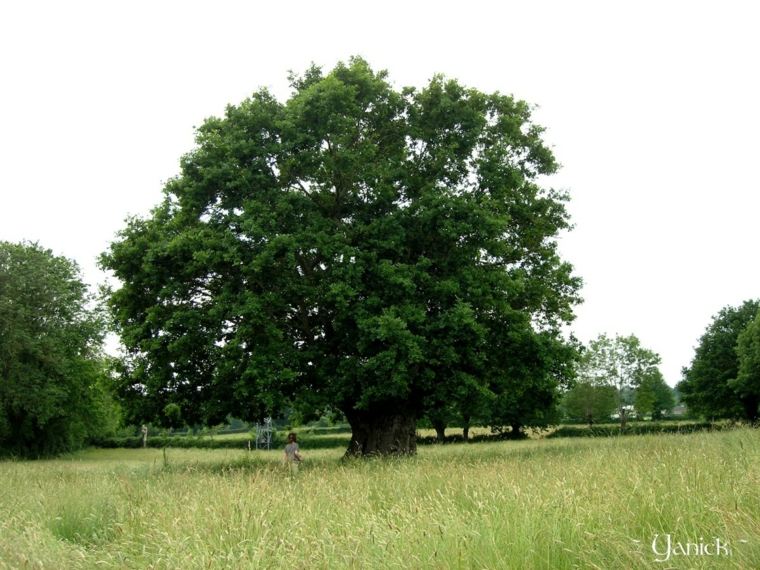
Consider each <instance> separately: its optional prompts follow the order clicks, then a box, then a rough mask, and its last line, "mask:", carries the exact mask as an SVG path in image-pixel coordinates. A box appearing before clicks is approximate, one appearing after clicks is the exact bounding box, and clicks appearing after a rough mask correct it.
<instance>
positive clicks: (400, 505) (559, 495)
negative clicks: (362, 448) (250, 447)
mask: <svg viewBox="0 0 760 570" xmlns="http://www.w3.org/2000/svg"><path fill="white" fill-rule="evenodd" d="M304 455H305V457H306V461H305V462H304V464H303V465H302V466H301V469H300V472H299V473H298V474H297V475H296V476H295V477H290V476H289V474H288V472H287V468H286V467H285V466H283V464H282V463H281V452H280V451H271V452H265V451H258V452H257V451H253V452H247V451H242V450H241V451H238V450H225V449H220V450H197V449H168V450H166V451H165V454H164V451H163V450H160V449H145V450H143V449H99V450H88V451H84V452H80V453H77V454H73V455H70V456H67V457H64V458H60V459H55V460H45V461H33V462H30V461H5V462H0V481H1V482H2V493H0V568H9V569H17V568H55V569H59V568H166V569H178V568H275V569H276V568H304V569H306V568H308V569H312V568H324V569H336V568H337V569H339V568H404V569H406V568H441V569H446V568H494V569H501V568H508V569H509V568H514V569H531V568H546V569H552V570H554V569H565V568H566V569H570V568H592V569H593V568H598V569H604V570H607V569H618V568H620V569H632V568H740V569H745V568H746V569H750V568H760V431H758V430H751V429H747V428H742V429H736V430H730V431H722V432H713V433H695V434H689V435H651V436H630V437H611V438H574V439H573V438H569V439H548V440H526V441H517V442H494V443H480V444H470V445H465V444H447V445H429V446H423V447H421V448H420V449H419V454H418V456H417V457H414V458H407V459H377V460H366V461H361V460H353V461H341V460H340V457H341V450H340V449H337V448H336V449H318V450H317V449H315V450H312V451H309V449H308V448H304ZM656 534H660V535H664V534H670V535H671V536H672V540H673V542H674V543H675V542H676V541H680V542H683V543H685V542H687V541H688V542H696V541H698V540H700V537H701V538H703V539H704V542H709V541H712V543H713V544H714V537H719V538H720V539H721V541H722V542H723V543H726V544H728V545H729V546H730V554H721V555H720V556H707V555H703V556H697V555H690V556H672V557H671V558H670V559H669V560H667V561H666V562H659V563H658V562H656V558H657V555H656V554H655V553H654V552H653V551H652V546H651V543H652V540H653V538H654V536H655V535H656ZM663 545H664V542H661V543H660V545H659V548H660V549H661V550H662V549H664V546H663ZM713 550H714V548H713ZM711 552H712V550H711Z"/></svg>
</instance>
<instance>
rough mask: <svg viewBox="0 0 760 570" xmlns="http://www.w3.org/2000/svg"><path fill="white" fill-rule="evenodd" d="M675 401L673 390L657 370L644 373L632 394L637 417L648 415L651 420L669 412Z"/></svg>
mask: <svg viewBox="0 0 760 570" xmlns="http://www.w3.org/2000/svg"><path fill="white" fill-rule="evenodd" d="M675 403H676V399H675V396H674V395H673V390H672V388H671V387H670V386H668V385H667V383H666V382H665V379H664V378H663V377H662V374H661V373H660V371H659V370H653V371H652V372H651V373H650V374H647V375H645V376H644V377H643V378H642V379H641V382H640V383H639V386H638V388H636V392H635V394H634V407H635V408H636V413H637V414H638V415H639V417H643V416H650V417H651V418H652V419H653V420H658V419H660V418H661V417H662V416H663V414H668V413H670V410H672V409H673V406H675Z"/></svg>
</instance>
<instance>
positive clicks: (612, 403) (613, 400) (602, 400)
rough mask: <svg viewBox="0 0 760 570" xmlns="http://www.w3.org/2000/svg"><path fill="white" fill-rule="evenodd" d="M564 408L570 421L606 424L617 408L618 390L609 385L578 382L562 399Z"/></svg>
mask: <svg viewBox="0 0 760 570" xmlns="http://www.w3.org/2000/svg"><path fill="white" fill-rule="evenodd" d="M562 407H563V408H564V411H565V414H566V415H567V417H569V418H570V419H574V420H583V421H586V422H588V424H589V425H591V424H593V423H594V422H596V423H599V422H600V421H602V422H604V421H605V420H608V419H609V418H610V415H611V414H612V412H614V411H615V408H616V407H617V390H616V389H615V387H614V386H610V385H608V384H600V385H595V384H592V383H591V382H583V381H581V382H576V383H575V385H574V386H573V387H572V388H571V389H570V390H568V391H567V393H566V394H565V395H564V397H563V398H562Z"/></svg>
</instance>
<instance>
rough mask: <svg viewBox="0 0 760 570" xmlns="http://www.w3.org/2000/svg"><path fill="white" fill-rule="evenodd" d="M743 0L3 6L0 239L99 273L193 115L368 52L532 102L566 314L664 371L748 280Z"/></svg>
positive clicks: (751, 182)
mask: <svg viewBox="0 0 760 570" xmlns="http://www.w3.org/2000/svg"><path fill="white" fill-rule="evenodd" d="M758 6H760V5H758V4H757V3H755V2H751V1H747V2H732V1H725V0H723V1H721V2H718V1H715V2H709V3H706V2H695V1H690V2H675V1H669V2H665V1H660V2H642V1H636V2H625V3H624V2H609V1H607V2H579V1H574V2H567V1H557V2H549V1H524V2H510V1H506V2H494V1H491V2H485V1H473V0H470V1H468V2H464V1H460V2H441V1H438V2H422V1H420V2H412V1H410V0H406V1H403V2H399V1H395V0H394V1H385V2H377V3H370V2H355V1H354V2H313V1H312V2H287V1H282V2H267V3H263V2H262V3H259V2H252V1H249V2H232V1H219V0H216V1H214V2H188V1H182V2H179V1H175V2H169V1H152V2H142V1H134V0H132V1H130V2H102V1H97V2H79V1H72V0H69V1H66V2H35V1H25V2H3V3H2V4H1V5H0V82H1V83H0V196H1V198H2V201H1V202H0V239H1V240H9V241H20V240H22V239H23V240H31V241H39V242H40V243H41V244H42V245H44V246H46V247H49V248H52V249H53V250H54V251H55V252H56V253H57V254H62V255H66V256H67V257H70V258H73V259H75V260H77V261H78V263H79V264H80V265H81V267H82V268H83V272H84V276H85V279H86V280H87V281H88V282H90V283H93V284H94V283H97V282H101V281H103V280H104V276H103V274H101V272H100V271H99V270H98V269H97V268H96V265H95V259H96V257H97V255H98V254H99V253H100V252H102V251H103V250H105V249H106V248H107V246H108V244H109V242H110V241H111V240H112V239H113V237H114V234H115V232H116V231H117V230H118V229H120V228H121V227H123V225H124V224H123V220H124V218H125V217H126V216H127V215H129V214H146V213H147V212H148V211H149V209H150V208H151V207H152V206H154V205H155V204H157V203H158V202H159V200H160V197H161V194H160V191H161V188H162V183H163V181H165V180H166V179H168V178H169V177H171V176H173V175H175V174H177V172H178V161H179V158H180V156H181V155H182V154H183V153H185V152H187V151H188V150H190V149H191V148H192V146H193V126H195V125H200V124H201V123H202V121H203V119H204V118H206V117H208V116H211V115H220V114H222V113H223V111H224V107H225V105H226V104H227V103H238V102H240V101H241V100H242V99H244V98H245V97H246V96H248V95H249V94H250V93H251V92H253V91H254V90H256V89H257V88H259V87H261V86H267V87H269V88H270V89H271V90H272V91H273V92H274V93H275V94H277V95H278V96H280V97H281V98H283V99H284V98H286V97H287V94H288V92H289V90H288V87H287V80H286V75H287V71H288V70H289V69H293V70H303V69H305V68H306V67H307V66H308V64H309V63H310V62H311V61H314V62H316V63H317V64H320V65H324V66H325V68H326V69H330V68H331V67H332V66H333V65H334V64H335V63H336V62H337V61H338V60H345V59H347V58H348V57H349V56H350V55H353V54H356V55H362V56H363V57H365V58H366V59H367V60H368V61H369V62H370V64H371V65H372V66H373V67H375V68H385V69H388V71H389V72H390V76H391V79H392V80H393V81H394V83H395V84H396V85H397V86H399V87H401V86H404V85H422V84H423V83H425V82H426V81H427V80H428V79H429V78H430V77H431V76H432V75H433V74H434V73H438V72H440V73H444V74H446V75H448V76H451V77H454V78H457V79H459V80H460V81H462V82H463V83H465V84H467V85H470V86H473V87H476V88H478V89H481V90H484V91H495V90H499V91H501V92H504V93H512V94H514V95H515V96H517V97H519V98H521V99H525V100H527V101H528V102H530V103H534V104H537V105H539V106H540V109H539V110H538V111H537V112H536V114H535V118H536V120H537V121H538V122H539V123H541V124H543V125H544V126H546V127H547V129H548V130H547V132H546V140H547V141H548V142H549V143H550V144H551V145H552V146H553V147H554V150H555V153H556V155H557V157H558V159H559V161H560V162H561V163H562V164H563V169H562V170H561V172H560V174H558V175H557V176H555V177H553V180H552V181H551V184H552V185H553V186H555V187H560V188H565V189H568V190H569V191H570V193H571V196H572V202H571V204H570V211H571V213H572V217H573V221H574V223H575V225H576V229H575V230H574V231H573V232H572V233H571V234H569V235H568V236H566V237H564V238H563V240H562V250H563V252H564V256H565V258H566V259H568V260H569V261H570V262H572V263H573V264H574V265H575V267H576V271H577V273H578V274H579V275H580V276H581V277H583V279H584V281H585V286H584V290H583V296H584V298H585V303H584V304H583V305H582V306H580V307H578V309H577V315H578V318H577V320H576V322H575V324H574V325H573V330H574V331H575V333H576V334H577V336H578V337H579V338H580V339H581V340H583V341H588V340H589V339H591V338H593V337H595V336H596V335H597V334H598V333H600V332H608V333H610V334H614V333H616V332H618V333H621V334H630V333H634V334H636V335H637V336H639V338H640V339H641V340H642V342H643V343H644V345H645V346H648V347H650V348H652V349H654V350H656V351H657V352H659V353H660V355H661V356H662V358H663V366H662V370H663V373H664V374H665V378H666V380H667V381H668V383H670V384H671V385H673V384H675V383H676V382H678V380H679V379H680V369H681V367H682V366H684V365H687V364H688V363H689V361H690V360H691V357H692V354H693V347H694V345H695V344H696V342H697V339H698V338H699V336H700V335H701V334H702V332H703V331H704V328H705V327H706V326H707V324H708V323H709V322H710V319H711V316H712V315H714V314H715V313H716V312H717V311H718V310H719V309H720V308H721V307H723V306H725V305H729V304H730V305H736V304H739V303H741V302H742V301H743V300H745V299H748V298H757V297H760V264H759V263H758V254H757V251H758V240H757V236H758V230H759V228H760V225H758V217H759V214H760V192H758V190H759V189H760V188H759V183H758V172H757V161H758V150H760V144H759V143H758V133H760V79H758V68H759V64H758V56H760V33H759V32H758V25H759V24H760V20H759V19H758V16H760V7H758Z"/></svg>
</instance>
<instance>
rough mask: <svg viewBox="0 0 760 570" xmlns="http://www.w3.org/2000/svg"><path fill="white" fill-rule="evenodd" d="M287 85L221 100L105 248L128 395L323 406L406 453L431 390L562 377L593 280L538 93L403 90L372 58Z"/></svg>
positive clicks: (434, 84)
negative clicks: (221, 109) (114, 284)
mask: <svg viewBox="0 0 760 570" xmlns="http://www.w3.org/2000/svg"><path fill="white" fill-rule="evenodd" d="M291 84H292V87H293V93H292V96H291V97H290V98H289V99H288V100H287V102H285V103H281V102H279V101H277V100H276V99H275V98H274V97H273V96H272V95H270V94H269V93H268V92H267V91H259V92H257V93H255V94H254V95H252V96H251V97H250V98H249V99H247V100H246V101H244V102H243V103H241V104H240V105H237V106H230V107H228V108H227V111H226V114H225V116H224V118H211V119H208V120H207V121H206V122H205V123H204V124H203V126H201V127H200V128H199V129H198V134H197V148H196V149H195V150H193V151H192V152H190V153H189V154H188V155H187V156H185V157H184V158H183V159H182V162H181V174H180V175H179V176H177V177H176V178H174V179H173V180H171V181H170V182H169V183H168V184H167V185H166V187H165V190H164V200H163V202H162V203H161V204H160V205H159V206H158V207H157V208H155V210H154V211H153V212H152V214H151V216H150V217H148V218H147V219H132V220H130V221H129V223H128V225H127V227H126V228H125V229H124V230H123V231H122V232H121V235H120V237H119V239H118V240H117V241H116V242H115V243H113V244H112V246H111V248H110V250H109V251H108V252H107V253H106V254H104V256H103V258H102V263H103V266H104V267H106V268H108V269H111V270H112V271H113V272H114V274H115V276H116V277H117V278H118V279H119V280H120V281H121V284H122V285H121V287H120V288H118V289H117V290H116V291H114V293H113V295H112V297H111V302H110V304H111V308H112V311H113V315H114V317H115V321H116V323H117V326H118V328H119V329H120V332H121V337H122V340H123V342H124V344H125V346H126V348H127V352H128V358H127V361H126V366H125V374H124V376H123V379H122V386H121V390H122V393H123V394H124V395H125V397H127V398H128V399H129V400H130V401H132V402H133V403H135V405H134V406H132V409H139V410H141V413H142V414H143V415H145V416H146V417H151V418H156V417H160V416H161V414H162V410H163V409H164V407H165V406H166V404H167V403H170V402H174V403H177V404H178V405H180V407H181V408H182V417H183V418H184V419H185V420H187V421H190V422H192V421H205V422H213V421H218V420H220V419H222V418H223V417H224V416H226V415H227V414H232V415H234V416H236V417H241V418H246V419H253V418H257V417H260V416H262V415H263V414H266V413H270V412H271V411H273V410H275V409H277V408H278V407H281V406H282V405H284V404H285V403H286V402H293V401H298V402H300V403H301V404H302V405H303V404H305V405H308V406H313V407H315V408H318V407H319V406H323V405H331V406H333V407H337V408H339V409H340V410H342V411H343V412H344V413H345V415H346V417H347V418H348V421H349V422H350V424H351V427H352V430H353V437H352V443H351V447H350V449H349V452H350V453H356V454H371V453H412V452H414V450H415V422H416V420H417V418H418V417H420V415H421V414H423V413H424V412H425V410H426V406H427V405H428V402H431V401H442V402H445V401H447V400H448V399H453V398H456V397H459V396H458V395H460V394H462V393H466V392H467V391H468V390H469V391H473V392H479V391H480V388H483V389H485V390H492V389H493V390H499V389H503V388H505V387H515V386H516V387H518V388H520V390H523V391H525V390H527V391H528V392H530V386H531V385H537V386H539V388H540V390H541V391H542V393H546V394H547V395H551V394H552V393H553V390H552V387H556V382H557V377H556V371H557V370H558V369H561V368H562V364H561V363H559V362H558V360H562V359H565V358H566V357H567V351H565V350H563V349H564V344H563V341H562V339H561V336H560V333H559V329H560V327H561V325H562V324H564V323H567V322H569V321H570V320H571V319H572V317H573V313H572V306H573V304H574V303H575V302H577V300H578V299H577V290H578V287H579V280H578V279H577V278H576V277H574V276H573V275H572V271H571V267H570V265H568V264H567V263H565V262H563V261H562V260H561V259H560V257H559V256H558V253H557V246H556V237H557V235H558V232H560V231H562V230H564V229H567V228H568V215H567V212H566V209H565V206H564V203H565V200H566V196H565V195H564V194H563V193H560V192H556V191H554V190H551V189H547V188H543V187H541V186H540V185H539V184H538V182H537V180H538V178H539V177H540V176H541V175H546V174H551V173H553V172H554V171H555V169H556V168H557V164H556V162H555V159H554V157H553V155H552V153H551V151H550V150H549V149H548V148H547V147H546V145H545V144H544V143H543V142H542V140H541V133H542V129H541V128H539V127H538V126H536V125H534V124H533V123H532V122H531V109H530V107H529V106H528V105H527V104H526V103H524V102H522V101H518V100H515V99H514V98H512V97H510V96H506V95H502V94H499V93H493V94H484V93H481V92H479V91H477V90H475V89H470V88H465V87H463V86H462V85H460V84H459V83H458V82H456V81H454V80H449V79H445V78H443V77H440V76H436V77H434V78H433V79H432V80H431V81H430V82H429V83H428V84H427V85H426V86H425V87H424V88H423V89H419V90H418V89H413V88H404V89H401V90H397V89H395V88H394V87H393V86H392V85H391V84H390V83H389V81H388V79H387V76H386V73H385V72H374V71H373V70H372V69H371V68H370V67H369V66H368V64H367V63H366V62H365V61H363V60H361V59H359V58H354V59H351V60H350V62H349V63H348V64H339V65H338V66H337V67H336V68H335V69H334V70H333V71H332V72H330V73H328V74H326V75H325V74H323V73H322V72H321V70H320V69H319V68H317V67H312V68H310V69H309V70H307V71H306V72H305V73H304V74H303V75H302V76H293V77H292V78H291ZM533 373H535V374H533ZM468 385H469V386H471V387H470V388H467V386H468ZM547 385H548V387H547ZM538 401H540V402H543V397H542V398H539V400H538Z"/></svg>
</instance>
